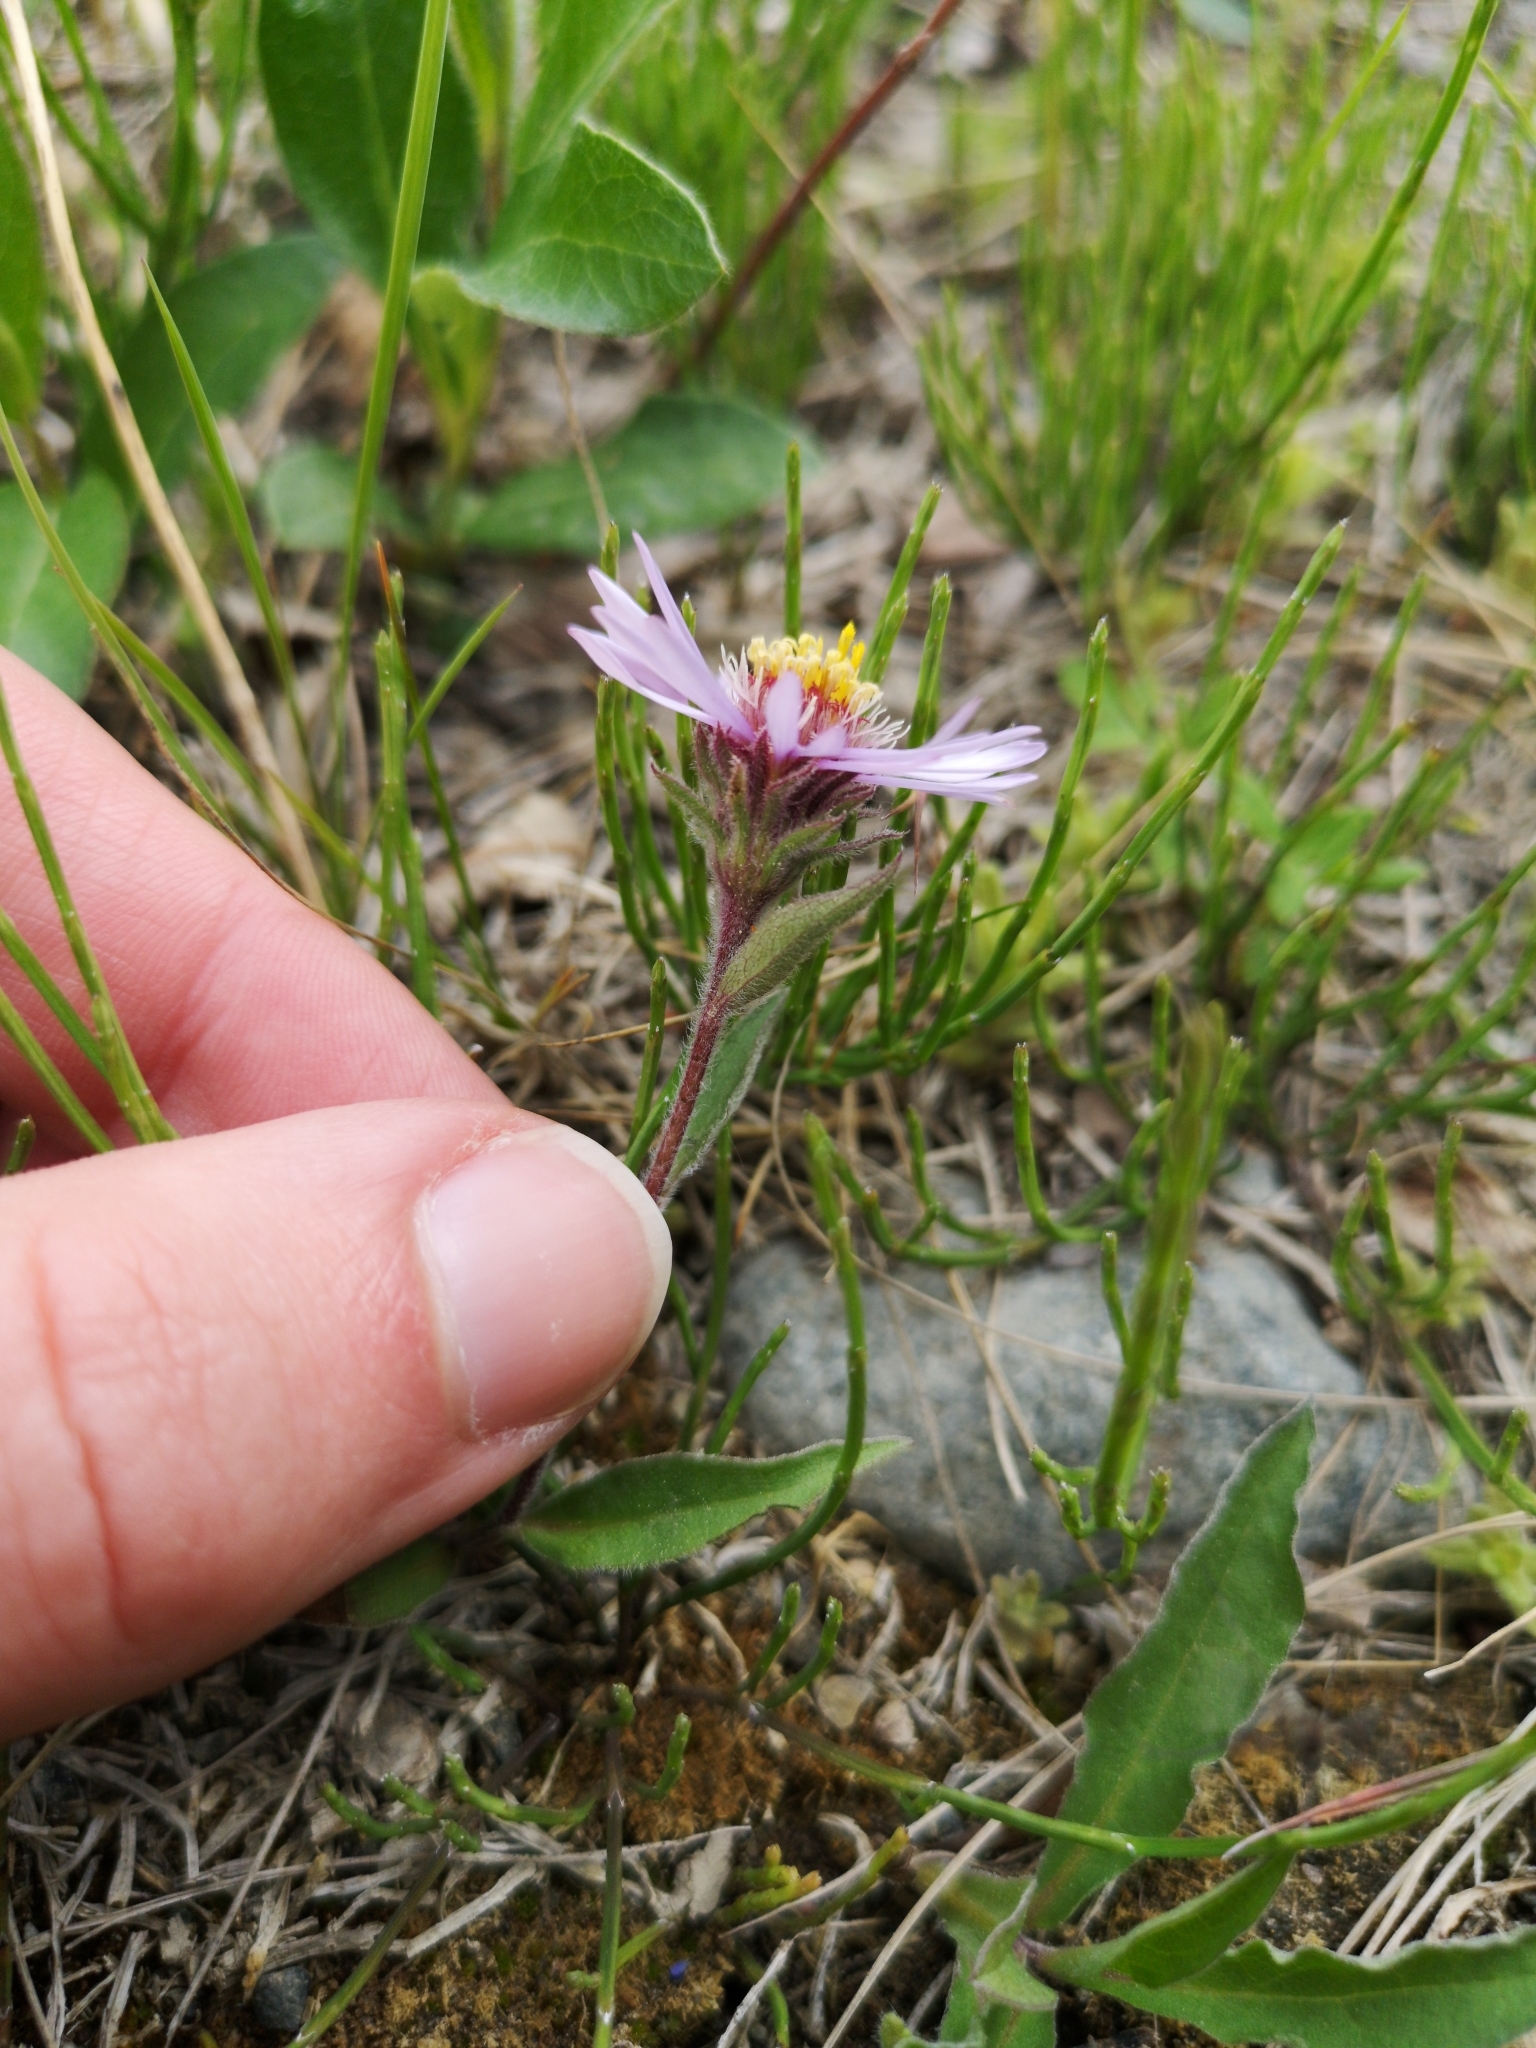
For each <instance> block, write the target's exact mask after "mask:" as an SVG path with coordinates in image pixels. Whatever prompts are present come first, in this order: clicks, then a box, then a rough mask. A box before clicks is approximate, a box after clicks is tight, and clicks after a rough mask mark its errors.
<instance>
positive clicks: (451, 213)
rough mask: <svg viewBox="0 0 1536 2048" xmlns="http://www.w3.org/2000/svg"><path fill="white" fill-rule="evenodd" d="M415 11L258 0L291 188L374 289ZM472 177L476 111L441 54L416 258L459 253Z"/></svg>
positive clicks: (411, 85)
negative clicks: (429, 166)
mask: <svg viewBox="0 0 1536 2048" xmlns="http://www.w3.org/2000/svg"><path fill="white" fill-rule="evenodd" d="M425 15H426V0H262V8H261V69H262V76H263V78H264V80H265V83H266V88H267V105H268V107H269V108H270V109H271V113H272V125H273V127H274V128H275V129H276V130H277V141H278V147H279V148H280V149H281V150H282V153H283V161H284V163H285V164H286V165H287V167H288V175H289V177H290V178H291V179H292V180H293V189H294V191H295V192H296V193H297V194H298V196H299V198H300V199H301V200H302V201H303V203H304V205H305V207H306V208H307V209H308V212H309V217H310V219H311V220H312V221H313V222H314V224H315V226H316V227H317V228H318V229H319V230H320V233H321V234H322V235H323V236H324V237H325V239H326V241H327V242H329V243H330V245H331V247H332V248H333V249H334V250H335V251H336V253H337V254H338V255H339V256H341V257H342V258H343V259H344V260H345V261H346V262H348V263H351V264H353V265H355V267H356V268H357V269H359V270H360V271H362V273H363V275H364V276H365V277H369V278H371V279H372V280H373V282H374V283H375V284H377V285H379V286H380V287H382V286H383V283H384V280H385V277H386V275H387V273H388V270H389V249H390V241H391V238H392V236H393V233H394V225H395V205H396V201H397V199H398V197H399V192H400V167H401V164H402V162H403V160H404V157H405V137H406V130H407V129H408V127H409V126H410V118H411V97H412V94H413V92H414V90H415V85H416V60H417V55H418V53H419V51H420V49H421V31H422V22H423V20H424V18H425ZM480 186H481V179H480V153H479V145H478V142H477V139H476V131H475V113H474V108H473V106H472V105H471V102H470V98H469V90H468V88H467V87H466V85H465V83H464V79H463V76H462V74H461V73H460V71H459V68H458V65H457V63H456V61H455V60H454V57H453V53H452V51H450V52H449V53H448V56H447V59H446V61H445V63H444V65H443V84H442V91H441V94H440V96H439V98H438V103H437V127H436V130H435V133H434V136H433V143H432V163H431V168H430V169H429V171H428V173H427V195H426V205H425V208H424V210H423V212H422V216H421V239H420V242H419V244H418V260H419V261H421V262H423V263H430V262H433V261H437V260H440V259H444V258H449V257H453V256H456V255H458V254H460V252H461V251H462V250H463V249H464V247H465V243H466V240H467V237H468V232H469V226H470V223H471V221H472V220H473V218H474V215H475V209H476V208H477V206H478V205H479V203H480ZM172 311H173V312H174V311H175V308H174V307H173V308H172Z"/></svg>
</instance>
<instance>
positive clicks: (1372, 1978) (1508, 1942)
mask: <svg viewBox="0 0 1536 2048" xmlns="http://www.w3.org/2000/svg"><path fill="white" fill-rule="evenodd" d="M1114 1995H1115V1996H1116V1997H1117V1998H1119V1999H1121V2000H1123V2001H1124V2003H1125V2004H1127V2005H1134V2006H1137V2007H1139V2008H1140V2010H1141V2011H1143V2012H1150V2013H1156V2014H1158V2015H1159V2016H1160V2017H1162V2018H1165V2019H1176V2020H1186V2021H1188V2022H1189V2024H1190V2025H1192V2026H1196V2027H1200V2028H1202V2029H1203V2030H1204V2031H1205V2032H1206V2033H1207V2034H1210V2035H1212V2036H1213V2037H1214V2038H1215V2039H1216V2040H1218V2041H1228V2042H1233V2043H1238V2042H1251V2041H1270V2042H1283V2043H1285V2044H1287V2048H1506V2043H1512V2042H1515V2041H1518V2040H1519V2039H1520V2037H1521V2036H1522V2035H1523V2034H1524V2033H1525V2032H1526V2031H1527V2029H1529V2028H1530V2027H1532V2026H1536V1928H1527V1929H1526V1930H1525V1931H1524V1932H1523V1933H1521V1934H1517V1935H1513V1936H1503V1935H1500V1936H1494V1937H1491V1938H1490V1939H1488V1940H1486V1941H1435V1942H1429V1941H1426V1942H1415V1943H1413V1944H1412V1945H1411V1946H1409V1947H1407V1948H1404V1949H1402V1950H1400V1951H1399V1952H1398V1954H1396V1955H1394V1956H1389V1957H1385V1958H1380V1959H1378V1958H1372V1959H1370V1960H1369V1961H1365V1962H1360V1961H1357V1960H1356V1959H1355V1958H1354V1957H1353V1956H1336V1955H1332V1954H1330V1953H1329V1951H1328V1950H1327V1949H1321V1948H1304V1949H1299V1950H1298V1951H1297V1952H1296V1953H1295V1954H1294V1955H1285V1954H1282V1953H1281V1952H1280V1951H1278V1950H1276V1949H1273V1948H1271V1947H1270V1946H1269V1944H1268V1942H1264V1941H1247V1942H1244V1943H1243V1945H1242V1947H1241V1948H1235V1949H1232V1950H1230V1951H1229V1952H1228V1953H1227V1954H1226V1955H1224V1956H1222V1957H1221V1958H1220V1960H1219V1961H1217V1962H1215V1963H1212V1964H1211V1966H1210V1967H1209V1968H1208V1969H1205V1970H1202V1971H1201V1972H1200V1973H1199V1975H1198V1976H1195V1977H1188V1978H1186V1979H1185V1980H1184V1981H1183V1982H1182V1983H1179V1984H1168V1985H1164V1986H1161V1987H1159V1988H1155V1989H1154V1988H1152V1987H1149V1986H1146V1985H1139V1984H1130V1983H1124V1984H1122V1983H1117V1984H1116V1987H1115V1993H1114Z"/></svg>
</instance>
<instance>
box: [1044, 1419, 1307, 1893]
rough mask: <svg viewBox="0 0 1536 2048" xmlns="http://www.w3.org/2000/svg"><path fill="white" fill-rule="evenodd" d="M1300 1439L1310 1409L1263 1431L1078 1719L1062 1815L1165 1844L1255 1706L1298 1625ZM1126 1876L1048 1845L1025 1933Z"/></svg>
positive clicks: (1111, 1859) (1089, 1854) (1112, 1859)
mask: <svg viewBox="0 0 1536 2048" xmlns="http://www.w3.org/2000/svg"><path fill="white" fill-rule="evenodd" d="M1312 1434H1313V1424H1312V1415H1311V1411H1310V1410H1309V1409H1302V1410H1299V1411H1298V1412H1297V1413H1296V1414H1294V1415H1291V1416H1287V1417H1286V1418H1285V1419H1284V1420H1283V1421H1281V1422H1277V1423H1275V1424H1274V1426H1273V1427H1272V1428H1270V1429H1268V1430H1266V1431H1265V1433H1264V1434H1263V1436H1261V1437H1260V1438H1259V1439H1258V1441H1257V1442H1256V1443H1254V1444H1253V1445H1251V1446H1250V1447H1249V1450H1248V1453H1247V1455H1246V1456H1245V1457H1244V1459H1243V1462H1242V1463H1241V1465H1239V1466H1238V1468H1237V1470H1236V1471H1235V1472H1234V1473H1233V1474H1232V1477H1231V1478H1230V1479H1229V1480H1228V1481H1227V1483H1226V1485H1225V1486H1224V1487H1223V1488H1222V1490H1221V1492H1220V1494H1219V1495H1218V1496H1217V1500H1216V1504H1215V1506H1214V1507H1213V1508H1212V1510H1211V1512H1210V1514H1209V1516H1208V1517H1207V1519H1206V1521H1205V1523H1204V1524H1203V1526H1202V1527H1201V1528H1200V1530H1199V1531H1198V1533H1197V1534H1196V1536H1195V1537H1194V1540H1193V1541H1192V1542H1191V1544H1190V1545H1189V1548H1188V1549H1187V1550H1186V1551H1185V1552H1184V1554H1183V1556H1182V1557H1181V1558H1180V1559H1179V1561H1178V1563H1177V1564H1176V1565H1175V1567H1174V1570H1173V1575H1172V1577H1171V1578H1170V1579H1169V1581H1168V1590H1167V1592H1166V1593H1165V1594H1164V1596H1163V1604H1162V1608H1161V1611H1160V1612H1159V1614H1158V1617H1157V1619H1156V1621H1155V1622H1154V1623H1153V1624H1152V1626H1151V1628H1149V1629H1148V1630H1147V1633H1146V1634H1145V1635H1144V1636H1143V1637H1142V1639H1141V1641H1140V1642H1139V1643H1138V1644H1137V1645H1136V1648H1135V1649H1134V1650H1133V1651H1132V1652H1131V1654H1130V1656H1129V1657H1127V1658H1126V1660H1125V1662H1124V1663H1123V1664H1121V1665H1120V1666H1118V1668H1117V1669H1116V1670H1114V1671H1112V1672H1111V1673H1110V1675H1109V1677H1108V1678H1106V1679H1105V1681H1104V1683H1103V1684H1102V1685H1101V1686H1100V1687H1099V1688H1098V1690H1097V1692H1095V1693H1094V1695H1093V1697H1092V1699H1090V1701H1089V1702H1088V1705H1087V1707H1086V1708H1085V1709H1084V1711H1083V1725H1084V1730H1085V1742H1084V1748H1083V1753H1082V1755H1081V1757H1080V1758H1079V1760H1078V1765H1077V1770H1076V1773H1075V1775H1074V1777H1073V1780H1072V1786H1071V1789H1070V1790H1069V1792H1068V1793H1067V1796H1066V1799H1065V1800H1064V1801H1063V1803H1062V1809H1061V1811H1062V1817H1063V1819H1066V1820H1075V1821H1086V1822H1088V1823H1089V1824H1090V1825H1091V1826H1099V1827H1114V1828H1124V1829H1125V1831H1126V1833H1127V1834H1145V1835H1164V1834H1171V1833H1172V1832H1173V1830H1174V1829H1175V1828H1176V1827H1177V1826H1178V1824H1179V1821H1180V1819H1181V1818H1182V1817H1183V1813H1184V1809H1185V1807H1186V1806H1187V1805H1188V1804H1189V1797H1190V1789H1191V1787H1190V1774H1191V1773H1192V1772H1193V1771H1194V1769H1195V1768H1196V1766H1197V1765H1199V1764H1205V1763H1212V1762H1214V1761H1215V1759H1216V1758H1217V1757H1219V1756H1221V1755H1222V1753H1223V1752H1224V1751H1225V1749H1226V1746H1227V1743H1228V1741H1229V1739H1230V1738H1231V1735H1232V1731H1233V1730H1234V1729H1235V1728H1237V1727H1239V1726H1240V1725H1241V1724H1242V1723H1243V1722H1244V1721H1245V1720H1246V1719H1247V1717H1248V1716H1249V1714H1251V1713H1252V1711H1253V1709H1254V1707H1255V1706H1256V1705H1257V1704H1258V1701H1259V1697H1260V1695H1261V1694H1262V1692H1263V1690H1264V1687H1265V1685H1266V1684H1267V1683H1268V1680H1269V1676H1270V1673H1271V1672H1272V1671H1273V1670H1274V1668H1275V1666H1276V1665H1277V1664H1278V1663H1279V1662H1280V1659H1281V1658H1282V1657H1283V1656H1284V1655H1285V1653H1286V1650H1287V1649H1288V1648H1289V1646H1290V1641H1291V1637H1292V1636H1293V1635H1294V1634H1295V1633H1296V1630H1297V1629H1298V1628H1299V1627H1300V1626H1301V1619H1302V1614H1303V1611H1304V1601H1303V1595H1302V1586H1301V1575H1300V1573H1299V1572H1298V1571H1297V1569H1296V1560H1295V1557H1294V1556H1293V1554H1292V1550H1291V1543H1292V1539H1293V1537H1294V1536H1295V1533H1296V1494H1297V1492H1298V1490H1299V1489H1300V1487H1301V1486H1302V1484H1303V1482H1304V1481H1305V1479H1306V1476H1307V1463H1308V1458H1309V1456H1310V1453H1311V1448H1312ZM1124 1868H1125V1860H1124V1859H1122V1858H1120V1857H1117V1856H1116V1855H1114V1854H1113V1852H1111V1851H1109V1850H1100V1849H1089V1848H1085V1847H1081V1846H1079V1845H1078V1844H1075V1843H1068V1842H1051V1843H1050V1844H1048V1845H1047V1848H1046V1852H1045V1855H1044V1857H1043V1858H1042V1859H1041V1864H1040V1875H1039V1880H1038V1883H1037V1886H1036V1890H1035V1894H1034V1897H1033V1899H1032V1901H1031V1903H1030V1908H1029V1922H1030V1925H1031V1926H1034V1927H1050V1926H1054V1925H1056V1924H1057V1923H1058V1922H1060V1921H1062V1920H1065V1919H1066V1918H1067V1917H1068V1915H1069V1914H1070V1913H1072V1912H1073V1910H1074V1909H1075V1908H1076V1907H1077V1906H1078V1905H1080V1904H1081V1902H1082V1901H1083V1900H1084V1899H1085V1898H1086V1897H1087V1896H1088V1894H1089V1893H1090V1892H1092V1891H1096V1890H1097V1889H1098V1888H1099V1886H1100V1885H1102V1884H1105V1883H1107V1882H1108V1880H1109V1879H1110V1878H1112V1877H1113V1876H1115V1875H1116V1873H1117V1872H1118V1871H1120V1870H1122V1869H1124Z"/></svg>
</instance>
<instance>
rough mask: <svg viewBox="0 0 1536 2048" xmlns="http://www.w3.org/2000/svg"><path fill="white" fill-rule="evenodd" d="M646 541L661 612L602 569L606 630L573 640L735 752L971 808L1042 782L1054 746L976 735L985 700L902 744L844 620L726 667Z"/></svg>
mask: <svg viewBox="0 0 1536 2048" xmlns="http://www.w3.org/2000/svg"><path fill="white" fill-rule="evenodd" d="M635 545H636V546H637V547H638V548H639V550H640V558H641V560H642V561H643V562H644V564H645V573H646V579H647V581H648V582H649V584H650V586H651V594H652V595H653V597H654V598H655V600H656V605H657V610H656V611H655V612H654V613H651V612H646V611H643V610H642V609H641V607H640V606H639V605H638V604H636V602H635V600H634V599H633V598H632V597H631V596H630V595H629V593H628V592H627V591H625V590H623V589H621V588H620V586H619V585H618V584H617V583H615V582H614V581H613V580H612V579H611V578H610V577H607V576H605V575H603V573H602V571H601V570H599V569H594V570H593V571H592V572H591V575H592V581H593V583H594V585H595V586H596V588H597V592H598V595H599V596H600V597H601V598H602V600H603V602H602V603H601V604H599V605H594V606H593V608H592V616H593V618H594V619H595V620H596V621H597V624H598V627H599V628H600V630H599V631H597V632H593V631H592V630H591V629H590V628H588V627H584V626H572V628H571V637H572V639H573V640H575V641H576V642H577V643H578V644H579V645H580V646H581V647H582V648H583V650H584V651H585V652H586V653H587V654H588V655H590V656H591V658H592V660H593V661H594V662H595V663H596V664H597V666H598V667H599V668H600V669H601V670H602V672H603V673H604V675H609V676H612V677H614V678H615V680H616V681H618V682H621V683H623V684H624V685H625V686H626V687H627V688H629V689H631V690H635V691H637V692H638V693H639V695H640V696H642V697H649V698H650V700H651V702H652V703H653V704H661V705H663V706H665V708H666V709H667V710H669V711H676V712H680V713H681V714H682V715H683V717H685V718H692V719H694V720H696V721H697V722H698V723H699V724H700V725H701V726H704V727H707V728H711V729H712V730H713V731H714V733H715V734H716V735H717V736H718V739H719V740H720V741H722V742H723V743H724V745H725V747H726V748H727V749H728V750H729V751H730V752H731V753H733V754H737V755H740V756H743V757H748V758H751V759H753V760H754V763H755V765H757V766H758V768H759V770H760V772H764V773H766V775H767V776H769V777H770V778H771V777H773V776H775V775H779V776H783V775H794V776H795V777H796V779H797V780H798V779H799V778H800V776H802V775H804V774H805V772H806V771H808V770H809V771H812V772H814V771H818V770H819V771H821V774H822V775H824V776H825V777H826V778H827V782H828V785H829V786H836V787H837V788H839V789H846V788H847V787H848V786H849V784H862V785H864V786H866V787H874V786H880V787H884V788H886V789H914V790H922V791H924V792H925V793H926V794H928V795H930V796H947V797H955V798H957V799H958V800H959V801H961V802H962V803H996V802H998V801H999V800H1000V799H1001V798H1003V797H1005V796H1006V795H1007V794H1008V793H1009V791H1010V790H1014V789H1018V788H1019V787H1021V785H1022V784H1024V783H1027V782H1033V781H1034V780H1035V778H1034V776H1033V775H1031V774H1029V773H1028V772H1027V770H1028V768H1029V765H1030V763H1031V762H1033V761H1038V760H1039V758H1040V756H1041V755H1042V754H1043V753H1044V752H1045V742H1044V741H1043V740H1042V739H1041V738H1040V728H1039V727H1038V726H1037V725H1011V726H1008V727H1006V728H1005V729H1004V730H1003V731H1001V732H990V733H989V732H982V733H972V732H968V731H967V730H966V728H967V726H968V725H969V724H970V722H971V720H972V718H973V717H974V716H975V712H976V706H975V704H974V702H972V703H970V704H965V705H962V706H961V708H960V709H959V710H958V711H957V712H956V713H955V714H954V716H953V717H952V718H951V719H950V720H949V721H948V723H947V724H945V725H944V726H942V727H941V728H940V729H939V731H938V732H936V733H935V734H934V736H933V738H932V739H931V740H929V741H927V742H926V743H925V744H924V745H922V746H920V747H903V746H901V745H900V742H901V740H902V738H903V736H904V734H905V732H906V727H905V726H904V725H903V724H902V723H901V722H900V720H899V719H895V718H893V717H891V715H890V713H889V712H887V711H886V710H885V708H884V706H883V705H882V703H881V698H880V691H879V688H878V686H877V685H876V684H874V683H871V682H867V681H865V680H864V679H863V678H862V677H861V675H860V672H859V671H860V667H861V664H862V662H863V658H864V648H863V646H862V644H861V643H859V642H857V641H856V640H855V638H854V629H853V627H852V626H851V625H850V626H845V627H844V628H843V631H842V635H841V637H840V638H839V640H838V642H837V645H836V647H835V648H833V649H832V650H831V652H828V650H827V647H826V644H825V642H824V641H822V640H820V639H818V638H817V636H816V635H815V634H813V633H802V634H801V635H800V637H799V639H798V640H787V639H785V640H761V639H759V640H753V641H752V642H751V644H750V645H749V646H748V647H746V648H745V649H743V651H742V652H741V653H740V654H739V655H734V656H732V655H728V654H725V653H724V652H723V651H722V654H721V660H720V666H719V668H718V670H716V669H712V668H711V667H710V666H709V663H708V662H707V661H706V660H705V659H704V657H703V655H702V654H701V653H700V652H699V649H698V644H697V643H696V641H695V640H694V637H693V635H692V633H690V632H689V630H688V625H687V622H686V620H685V619H684V618H683V615H682V613H681V611H680V610H679V609H678V606H677V603H676V600H675V599H674V598H673V596H672V593H671V591H670V590H668V588H667V585H666V580H665V578H664V577H663V576H662V573H661V571H660V570H659V569H658V568H657V566H656V562H655V559H654V557H653V556H652V554H651V551H650V549H649V548H648V547H647V546H646V544H645V542H644V541H643V540H641V538H640V536H639V535H638V534H636V536H635Z"/></svg>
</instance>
